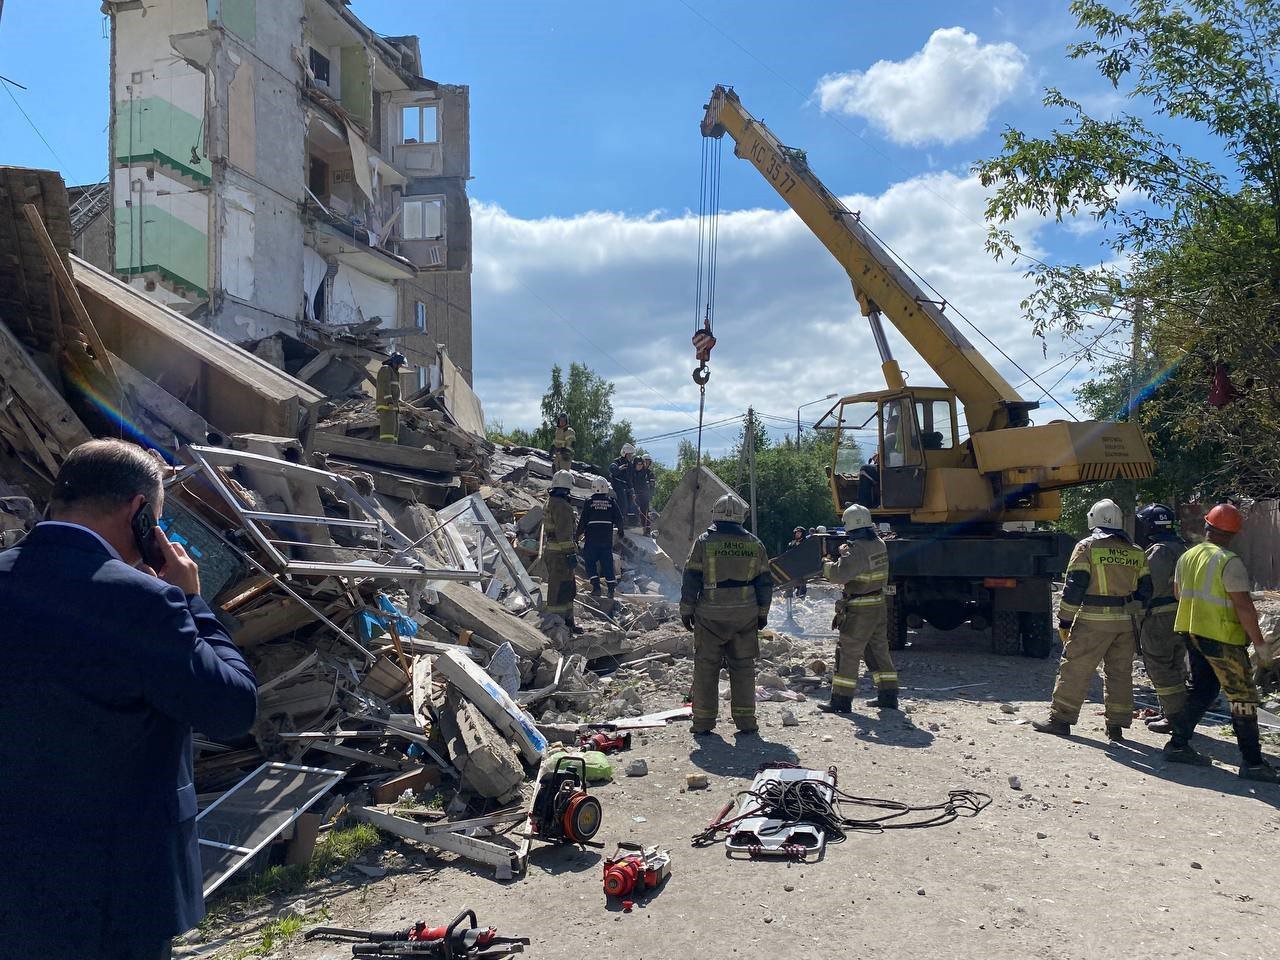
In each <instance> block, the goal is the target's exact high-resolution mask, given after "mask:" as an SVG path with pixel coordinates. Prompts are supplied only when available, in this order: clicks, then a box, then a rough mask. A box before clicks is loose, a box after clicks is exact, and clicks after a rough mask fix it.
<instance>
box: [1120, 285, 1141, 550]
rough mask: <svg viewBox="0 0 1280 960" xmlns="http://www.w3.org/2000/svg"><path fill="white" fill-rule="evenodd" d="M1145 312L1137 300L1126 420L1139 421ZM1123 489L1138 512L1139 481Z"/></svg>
mask: <svg viewBox="0 0 1280 960" xmlns="http://www.w3.org/2000/svg"><path fill="white" fill-rule="evenodd" d="M1145 312H1146V304H1145V303H1144V302H1143V301H1142V299H1141V298H1139V299H1137V300H1135V301H1134V302H1133V308H1132V313H1133V337H1132V339H1131V340H1130V341H1129V403H1128V407H1127V409H1128V413H1127V415H1126V416H1125V419H1126V420H1137V418H1138V399H1139V397H1140V396H1141V394H1142V380H1143V368H1144V364H1143V362H1142V358H1143V353H1142V324H1143V320H1144V316H1143V315H1144V313H1145ZM1122 489H1123V490H1124V492H1125V496H1126V497H1127V499H1128V501H1129V502H1128V503H1127V504H1124V506H1127V507H1128V508H1129V509H1130V511H1134V510H1137V508H1138V481H1137V480H1125V481H1123V486H1122ZM1136 524H1137V521H1136V519H1133V520H1126V521H1125V529H1126V530H1129V532H1130V533H1133V532H1134V531H1133V530H1132V529H1129V528H1130V526H1131V525H1132V526H1135V527H1136Z"/></svg>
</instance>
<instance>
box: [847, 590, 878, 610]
mask: <svg viewBox="0 0 1280 960" xmlns="http://www.w3.org/2000/svg"><path fill="white" fill-rule="evenodd" d="M883 603H884V594H883V593H880V592H878V591H877V592H876V593H864V594H857V595H854V596H852V597H849V598H848V599H846V600H845V601H844V605H845V606H846V607H878V606H880V605H881V604H883Z"/></svg>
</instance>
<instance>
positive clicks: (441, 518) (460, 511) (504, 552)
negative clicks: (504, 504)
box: [436, 493, 538, 613]
mask: <svg viewBox="0 0 1280 960" xmlns="http://www.w3.org/2000/svg"><path fill="white" fill-rule="evenodd" d="M436 522H437V523H439V524H440V532H441V536H442V537H444V538H447V540H448V542H449V548H448V549H449V554H450V555H452V556H453V557H454V558H455V561H456V562H457V563H458V565H459V566H466V567H475V569H476V570H478V571H480V572H481V573H482V574H484V575H485V576H486V577H489V578H490V579H489V582H488V583H487V584H484V594H485V596H487V597H488V598H489V599H490V600H497V599H498V597H499V596H501V595H502V591H503V588H504V587H505V588H507V590H508V598H509V599H508V601H507V606H508V609H510V608H512V607H513V606H517V607H519V609H517V610H514V611H513V612H516V613H518V612H519V610H521V609H528V608H529V607H531V606H533V605H534V597H536V596H537V595H538V587H537V585H536V584H534V582H533V580H532V578H530V576H529V572H528V571H527V570H525V568H524V564H523V563H521V562H520V558H519V557H518V556H516V552H515V550H513V549H512V547H511V544H510V542H509V541H508V540H507V537H506V535H505V534H504V533H503V531H502V525H501V524H499V523H498V521H497V519H496V518H495V517H494V515H493V513H492V512H490V510H489V507H488V505H487V504H486V503H485V502H484V498H483V497H481V496H480V494H478V493H473V494H472V495H471V496H469V497H466V498H464V499H462V500H459V501H458V502H457V503H451V504H450V505H449V506H447V507H442V508H441V509H439V510H437V511H436ZM464 558H465V559H464ZM490 568H492V572H490ZM481 582H482V583H483V581H481ZM516 597H522V598H523V601H522V602H517V601H515V599H514V598H516Z"/></svg>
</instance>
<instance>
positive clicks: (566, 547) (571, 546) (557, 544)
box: [542, 540, 578, 553]
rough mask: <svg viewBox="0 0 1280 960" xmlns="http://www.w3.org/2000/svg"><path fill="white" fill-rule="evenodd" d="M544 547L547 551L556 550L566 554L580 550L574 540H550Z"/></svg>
mask: <svg viewBox="0 0 1280 960" xmlns="http://www.w3.org/2000/svg"><path fill="white" fill-rule="evenodd" d="M542 546H543V549H545V550H556V551H561V552H564V553H573V551H574V550H576V549H577V548H578V544H577V541H574V540H548V541H546V542H545V543H543V545H542Z"/></svg>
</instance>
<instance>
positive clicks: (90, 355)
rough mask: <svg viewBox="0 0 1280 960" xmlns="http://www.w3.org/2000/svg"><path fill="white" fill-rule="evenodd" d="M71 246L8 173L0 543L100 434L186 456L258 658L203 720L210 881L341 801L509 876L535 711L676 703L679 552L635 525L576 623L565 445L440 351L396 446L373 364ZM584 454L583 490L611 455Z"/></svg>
mask: <svg viewBox="0 0 1280 960" xmlns="http://www.w3.org/2000/svg"><path fill="white" fill-rule="evenodd" d="M69 246H70V236H69V226H68V214H67V204H66V192H65V188H64V187H63V185H62V182H61V180H60V178H58V176H57V175H56V174H52V173H48V172H44V171H30V170H19V169H16V168H0V254H3V256H0V291H4V292H3V294H0V382H2V383H3V396H2V397H0V543H2V544H3V545H5V546H7V545H11V544H13V543H15V542H17V541H18V540H19V539H20V538H21V537H22V536H23V535H24V534H25V532H26V531H27V530H29V529H30V527H31V526H32V525H33V524H34V523H35V522H36V520H37V518H38V517H39V515H40V513H41V511H42V510H43V508H44V506H45V502H46V500H47V497H48V494H49V490H50V487H51V484H52V481H53V478H54V476H55V475H56V472H57V469H58V466H59V464H60V463H61V460H62V459H63V458H64V457H65V455H66V454H67V452H68V451H69V450H70V449H72V448H73V447H74V446H75V445H77V444H78V443H80V442H83V441H84V440H87V439H89V438H91V437H94V436H115V437H125V438H128V439H132V440H135V441H137V442H139V443H142V444H144V445H146V446H148V447H150V448H152V449H154V450H156V451H157V452H158V453H159V454H160V455H161V456H163V457H164V458H165V460H166V461H167V462H168V463H169V464H170V465H171V466H172V475H171V477H170V479H169V480H168V482H167V484H166V497H165V509H164V516H163V519H162V523H161V525H162V527H163V528H164V529H165V531H166V533H167V535H168V536H169V537H170V539H172V540H175V541H178V542H180V543H182V544H183V545H184V546H185V547H186V549H187V550H188V552H189V553H190V554H191V555H192V556H193V557H194V558H195V559H196V561H197V563H198V565H199V568H200V574H201V592H202V595H203V596H204V597H205V599H206V600H207V601H208V602H209V603H210V606H211V607H212V608H213V609H214V611H215V612H216V613H217V615H218V616H219V618H220V619H221V620H222V622H223V623H224V624H225V625H226V627H227V628H228V630H229V632H230V633H231V635H232V636H233V638H234V639H235V641H236V642H237V644H238V645H239V646H240V647H241V649H242V650H243V651H244V652H245V655H246V657H247V658H248V659H249V661H250V663H251V665H252V666H253V668H254V671H255V674H256V676H257V678H258V681H259V709H258V719H257V722H256V724H255V726H254V728H253V730H252V732H251V735H250V736H248V737H245V738H243V739H241V740H236V741H234V742H218V741H216V740H214V739H211V738H208V737H204V736H202V735H200V733H199V731H197V741H196V745H197V756H196V780H197V789H198V790H199V792H200V801H201V813H200V821H199V833H200V837H201V850H202V854H203V855H204V865H205V877H204V886H205V892H206V895H207V894H210V893H212V892H213V891H214V890H216V889H218V887H219V886H221V885H222V884H223V883H225V882H226V881H227V880H228V879H229V878H230V877H232V876H233V875H234V874H236V873H237V872H238V871H240V870H242V869H244V868H245V867H246V866H248V865H249V864H250V863H256V864H261V863H263V862H265V861H266V859H268V858H269V857H272V856H281V855H283V853H282V850H283V848H284V846H285V844H283V843H282V842H281V841H283V840H285V839H288V840H289V841H290V843H289V853H288V855H289V856H291V857H293V858H299V857H306V856H308V855H309V847H308V844H310V843H314V840H315V837H316V831H317V829H318V827H319V824H320V823H321V822H322V821H323V820H324V816H323V815H321V814H318V813H315V812H314V811H315V810H321V809H326V808H327V809H329V810H330V811H332V809H333V808H335V807H336V806H338V805H339V800H338V798H339V796H341V798H342V799H341V804H345V805H346V806H347V809H348V810H349V811H350V812H352V813H353V814H354V815H356V816H357V817H360V818H362V819H365V820H367V821H369V822H371V823H374V824H375V825H377V826H378V827H380V828H382V829H386V830H390V831H391V832H394V833H397V834H399V835H401V836H407V837H411V838H413V839H415V840H418V841H421V842H425V843H429V844H431V845H433V846H436V847H440V848H442V849H447V850H453V851H455V852H457V853H460V854H463V855H465V856H468V857H470V858H472V859H474V860H479V861H480V862H483V863H486V864H489V865H490V866H492V867H494V869H495V870H496V872H497V873H498V874H499V875H500V876H511V875H514V874H516V873H518V872H519V870H520V868H521V867H522V866H523V851H524V850H527V845H528V840H527V837H526V838H525V839H524V840H523V841H521V840H519V839H509V838H508V837H507V836H506V835H507V833H509V832H510V830H511V829H512V827H513V826H515V825H517V824H519V823H523V822H524V821H526V820H527V819H528V809H527V808H528V804H529V802H530V797H531V794H532V793H533V787H532V785H531V782H530V781H531V778H533V777H535V776H536V773H537V770H538V767H539V764H540V763H541V761H542V759H543V758H544V756H545V755H546V754H547V751H548V739H547V737H546V736H544V734H543V733H542V732H540V731H539V729H538V727H537V726H536V725H535V718H541V719H542V720H543V721H545V722H549V723H554V724H558V725H560V726H559V727H555V728H553V727H544V729H545V730H547V732H550V733H552V734H553V735H558V736H560V737H561V738H562V739H565V740H575V739H576V737H575V736H574V734H576V732H577V730H578V729H579V725H581V724H583V723H584V722H589V721H592V720H615V721H616V720H618V719H620V718H621V719H623V720H625V719H626V718H634V717H637V716H638V715H640V714H642V713H643V705H644V701H645V699H646V697H645V695H644V693H642V692H641V685H640V684H639V683H635V682H632V680H633V679H634V680H637V681H638V680H643V681H644V683H646V684H649V685H654V684H662V685H663V687H662V688H663V695H664V698H665V699H668V701H670V699H672V698H671V697H670V696H669V695H668V694H669V693H670V691H671V690H672V689H674V688H683V689H685V690H687V688H688V680H689V669H688V664H687V660H685V661H683V662H680V661H677V659H676V658H685V657H687V655H688V653H689V652H690V649H691V642H690V638H689V635H688V634H686V633H685V632H684V631H683V630H682V629H681V628H680V625H679V622H678V620H677V619H676V618H675V613H676V610H675V607H674V606H673V605H672V603H671V602H670V600H669V598H670V597H671V596H673V595H674V594H673V591H674V590H675V589H676V587H677V581H676V573H675V570H674V567H672V565H671V563H670V561H669V560H667V559H666V557H665V555H664V554H663V553H662V551H661V550H659V549H658V548H657V546H656V545H655V543H654V541H653V540H652V539H650V538H647V537H640V536H637V535H633V534H628V536H627V537H626V538H625V539H624V541H623V542H622V543H621V544H620V546H619V554H620V555H619V556H618V558H617V561H618V564H619V566H618V569H619V570H620V571H621V584H620V589H619V595H618V598H617V599H616V600H600V599H598V598H591V597H584V598H583V600H582V607H583V610H582V616H580V617H579V618H578V620H579V622H580V623H581V624H583V625H585V626H586V628H587V629H586V632H585V633H583V634H581V635H571V634H570V632H569V631H568V630H567V629H565V625H564V623H563V621H562V620H561V619H560V618H559V617H547V616H544V615H543V614H542V612H541V606H542V599H541V593H540V590H541V585H540V583H539V579H538V578H539V575H540V574H541V572H542V571H541V570H540V563H539V561H538V555H539V552H540V551H539V541H540V537H541V516H542V509H543V504H544V503H545V502H546V498H547V492H548V488H549V485H550V477H551V473H552V469H551V463H550V461H549V459H548V458H547V455H546V453H545V452H543V451H539V450H529V449H519V448H514V449H505V448H496V447H495V446H494V445H493V444H491V443H489V442H488V441H487V440H486V439H485V438H484V435H483V433H484V427H483V414H482V412H481V411H480V406H479V403H478V401H477V399H476V398H475V395H474V394H473V393H472V392H471V390H470V388H469V387H468V386H467V384H466V383H465V381H464V380H462V378H461V377H459V376H458V375H457V371H456V368H453V367H452V364H451V363H449V361H448V358H447V356H446V355H445V354H444V352H443V350H441V351H440V356H439V359H440V368H439V369H438V370H437V371H434V372H433V375H432V377H431V385H429V386H428V387H427V388H426V389H424V390H421V391H419V392H418V393H416V394H414V395H411V396H409V397H408V398H407V399H406V400H405V401H404V403H403V405H402V427H401V430H400V440H399V442H398V443H395V444H391V443H384V442H380V441H378V440H377V439H376V436H377V420H376V414H375V411H374V409H373V401H372V400H371V399H370V398H369V397H368V396H367V394H366V393H365V392H364V390H363V389H361V386H362V384H361V383H359V382H357V383H354V384H352V383H350V382H348V381H347V380H345V379H344V378H341V377H339V378H336V380H335V382H337V381H342V383H343V388H342V389H343V392H342V393H340V394H339V395H337V396H332V395H326V393H324V392H321V391H320V390H318V389H317V388H316V387H315V386H314V385H313V384H311V383H307V382H305V381H304V380H302V379H299V378H298V377H295V376H293V375H291V374H290V373H288V372H286V370H284V369H281V367H279V366H277V365H275V364H273V363H271V362H269V360H268V359H267V358H264V356H261V355H259V354H258V353H255V352H251V351H249V350H246V349H243V348H242V347H240V346H237V345H235V344H232V343H230V342H228V341H226V340H224V339H222V338H220V337H217V336H215V335H214V334H212V333H211V332H210V331H208V330H206V329H205V328H203V327H201V326H200V325H199V324H198V323H196V322H194V321H192V320H191V319H189V318H187V317H184V316H182V315H180V314H178V313H175V312H173V311H171V310H169V309H167V308H166V307H164V306H162V305H161V304H158V303H156V302H155V301H152V300H150V299H149V298H147V297H146V296H145V295H144V294H143V293H142V292H141V291H139V290H137V289H135V288H133V287H131V286H129V285H127V284H125V283H123V282H121V281H119V280H117V279H116V278H114V277H112V276H109V275H107V274H105V273H102V272H101V271H98V270H96V269H94V268H93V267H91V266H90V265H88V264H87V263H84V262H83V261H81V260H79V259H77V258H75V257H73V256H71V255H70V254H69ZM344 337H345V339H343V341H342V342H343V343H345V347H344V350H345V352H342V357H343V358H344V359H343V363H344V364H345V365H346V366H345V367H344V369H347V368H349V367H350V366H351V365H352V363H353V362H354V363H356V365H357V366H359V364H360V360H361V358H362V357H363V355H362V354H360V353H359V352H358V351H357V352H356V353H352V352H351V350H352V349H355V348H357V347H358V348H359V349H361V350H366V347H365V346H360V345H359V344H354V345H353V342H352V337H351V336H350V335H345V334H344ZM335 342H337V341H335ZM331 346H332V345H331ZM348 348H350V349H348ZM268 352H269V351H268ZM330 352H331V353H333V354H334V355H337V353H338V352H339V351H338V350H337V349H336V348H333V349H331V351H330ZM366 352H368V351H367V350H366ZM368 356H369V357H373V358H376V356H377V354H376V353H369V354H368ZM353 357H354V358H355V360H353V359H352V358H353ZM365 359H368V358H365ZM312 366H313V367H315V368H316V369H321V368H322V367H323V366H324V365H323V364H312ZM375 366H376V364H374V363H366V364H364V365H363V366H359V368H360V369H361V370H362V371H363V373H362V374H361V377H364V378H368V377H369V374H370V370H371V369H372V368H374V367H375ZM576 466H578V467H580V468H581V469H580V470H576V471H575V472H574V480H575V488H574V490H573V497H572V498H573V499H574V500H575V501H576V502H575V506H577V507H580V506H581V503H582V501H584V500H585V498H586V497H587V496H588V495H589V491H590V483H591V480H592V471H593V469H594V468H590V467H588V466H587V465H585V464H580V465H576ZM646 692H648V691H646ZM652 692H653V695H655V696H656V695H657V687H652ZM675 699H677V701H678V700H679V698H678V697H676V698H675ZM565 724H573V725H574V726H572V727H569V728H565V727H564V725H565ZM570 745H571V746H572V745H574V744H570ZM322 800H323V801H324V802H323V803H322V802H321V801H322ZM484 833H488V834H489V836H487V837H482V836H479V835H478V834H484Z"/></svg>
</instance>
